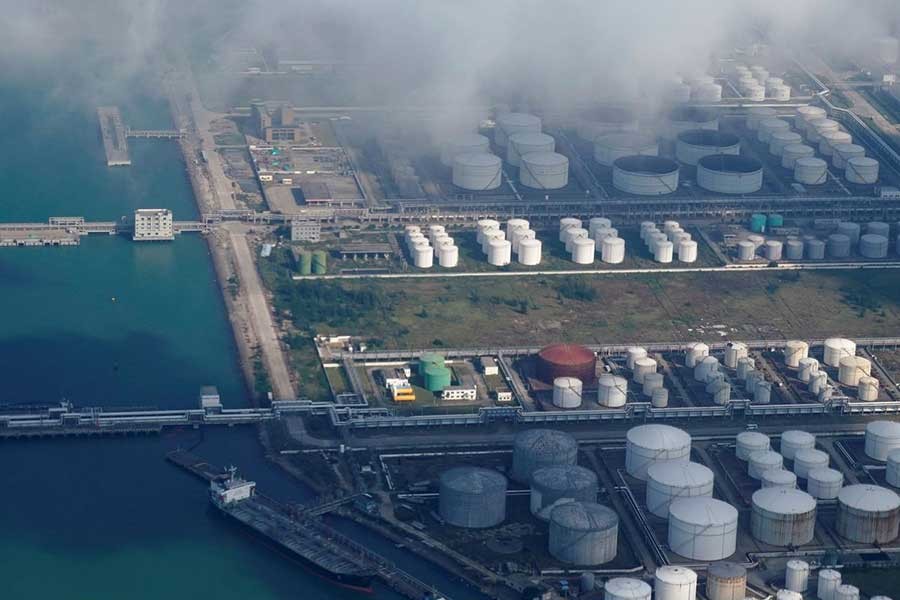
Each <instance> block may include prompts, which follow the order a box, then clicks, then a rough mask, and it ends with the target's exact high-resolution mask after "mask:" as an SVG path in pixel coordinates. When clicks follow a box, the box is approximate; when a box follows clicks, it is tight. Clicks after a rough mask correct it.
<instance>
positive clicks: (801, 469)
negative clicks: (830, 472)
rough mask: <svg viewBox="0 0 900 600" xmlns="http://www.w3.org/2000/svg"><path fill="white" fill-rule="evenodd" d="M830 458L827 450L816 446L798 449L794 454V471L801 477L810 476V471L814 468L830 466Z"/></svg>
mask: <svg viewBox="0 0 900 600" xmlns="http://www.w3.org/2000/svg"><path fill="white" fill-rule="evenodd" d="M828 462H829V458H828V454H827V453H826V452H822V451H821V450H816V449H815V448H803V449H802V450H797V453H796V454H795V455H794V473H796V474H797V477H799V478H801V479H806V478H808V477H809V472H810V471H812V470H814V469H822V468H824V467H827V466H828Z"/></svg>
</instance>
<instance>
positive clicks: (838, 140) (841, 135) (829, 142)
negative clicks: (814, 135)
mask: <svg viewBox="0 0 900 600" xmlns="http://www.w3.org/2000/svg"><path fill="white" fill-rule="evenodd" d="M852 143H853V136H852V135H850V134H849V133H847V132H846V131H832V132H830V133H823V134H822V139H820V140H819V153H820V154H822V156H833V155H834V147H835V146H837V145H839V144H852Z"/></svg>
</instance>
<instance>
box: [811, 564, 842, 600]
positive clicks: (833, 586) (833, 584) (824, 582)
mask: <svg viewBox="0 0 900 600" xmlns="http://www.w3.org/2000/svg"><path fill="white" fill-rule="evenodd" d="M817 581H818V585H817V586H816V596H817V597H818V598H819V600H835V597H834V594H835V592H837V589H838V587H840V585H841V573H840V571H835V570H834V569H822V570H820V571H819V575H818V577H817Z"/></svg>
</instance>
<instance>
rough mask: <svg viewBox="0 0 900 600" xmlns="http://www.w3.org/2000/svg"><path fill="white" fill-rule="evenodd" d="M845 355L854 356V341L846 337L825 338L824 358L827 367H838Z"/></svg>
mask: <svg viewBox="0 0 900 600" xmlns="http://www.w3.org/2000/svg"><path fill="white" fill-rule="evenodd" d="M845 356H856V343H855V342H853V340H848V339H846V338H828V339H827V340H825V360H824V361H823V362H824V363H825V364H826V365H828V366H829V367H838V366H840V364H841V359H842V358H844V357H845Z"/></svg>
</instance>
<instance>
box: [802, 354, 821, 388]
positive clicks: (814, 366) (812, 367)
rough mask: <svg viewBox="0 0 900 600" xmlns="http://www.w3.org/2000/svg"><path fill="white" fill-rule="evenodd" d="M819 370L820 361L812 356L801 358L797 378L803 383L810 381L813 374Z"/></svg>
mask: <svg viewBox="0 0 900 600" xmlns="http://www.w3.org/2000/svg"><path fill="white" fill-rule="evenodd" d="M818 372H819V361H818V360H816V359H815V358H813V357H811V356H807V357H806V358H801V359H800V361H799V365H798V366H797V379H799V380H800V381H802V382H803V383H807V384H808V383H809V380H810V379H812V377H813V375H815V374H816V373H818Z"/></svg>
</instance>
